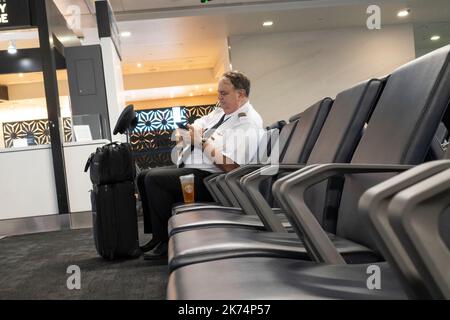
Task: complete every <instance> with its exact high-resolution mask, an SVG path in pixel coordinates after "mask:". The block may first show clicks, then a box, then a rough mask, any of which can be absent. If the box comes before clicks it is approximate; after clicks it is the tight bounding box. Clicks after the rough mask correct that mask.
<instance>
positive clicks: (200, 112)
mask: <svg viewBox="0 0 450 320" xmlns="http://www.w3.org/2000/svg"><path fill="white" fill-rule="evenodd" d="M215 107H216V105H214V104H213V105H204V106H195V107H185V108H184V110H185V117H186V120H187V122H188V123H194V121H195V120H197V119H198V118H201V117H203V116H206V115H207V114H209V113H210V112H212V111H213V110H214V108H215Z"/></svg>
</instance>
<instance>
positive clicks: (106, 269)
mask: <svg viewBox="0 0 450 320" xmlns="http://www.w3.org/2000/svg"><path fill="white" fill-rule="evenodd" d="M140 239H143V237H141V238H140ZM70 265H77V266H78V267H79V268H80V271H81V281H80V283H81V288H80V290H76V289H73V290H69V289H68V288H67V280H68V278H69V277H70V276H71V275H72V274H69V273H66V272H67V268H68V267H69V266H70ZM167 278H168V272H167V261H166V260H162V261H145V260H143V258H142V257H141V258H138V259H133V260H123V261H113V262H111V261H106V260H103V259H102V258H100V257H99V256H98V255H97V252H96V251H95V246H94V242H93V238H92V229H79V230H68V231H58V232H48V233H40V234H31V235H23V236H14V237H7V238H4V239H1V240H0V299H138V300H140V299H165V295H166V285H167Z"/></svg>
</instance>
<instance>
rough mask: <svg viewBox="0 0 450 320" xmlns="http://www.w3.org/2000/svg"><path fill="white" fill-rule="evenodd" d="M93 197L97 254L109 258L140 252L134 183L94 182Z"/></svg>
mask: <svg viewBox="0 0 450 320" xmlns="http://www.w3.org/2000/svg"><path fill="white" fill-rule="evenodd" d="M91 201H92V220H93V221H92V222H93V228H94V230H93V231H94V241H95V248H96V249H97V252H98V254H99V255H101V256H102V257H103V258H105V259H109V260H113V259H117V258H134V257H138V256H140V254H141V251H140V249H139V237H138V230H137V212H136V198H135V196H134V183H133V182H130V181H126V182H120V183H114V184H105V185H94V189H93V190H92V193H91Z"/></svg>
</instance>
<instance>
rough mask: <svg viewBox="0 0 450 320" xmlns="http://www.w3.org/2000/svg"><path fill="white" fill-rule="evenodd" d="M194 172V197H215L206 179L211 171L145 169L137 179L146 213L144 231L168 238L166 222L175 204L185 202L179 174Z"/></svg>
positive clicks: (164, 239) (205, 199) (155, 236)
mask: <svg viewBox="0 0 450 320" xmlns="http://www.w3.org/2000/svg"><path fill="white" fill-rule="evenodd" d="M191 173H193V174H194V183H195V188H194V196H195V201H213V198H212V197H211V195H210V193H209V191H208V189H206V187H205V185H204V183H203V179H204V178H206V177H207V176H209V175H210V174H211V172H208V171H203V170H199V169H191V168H176V167H161V168H152V169H149V170H145V171H142V172H141V173H140V174H139V176H138V179H137V184H138V189H139V194H140V196H141V200H142V209H143V213H144V233H152V234H153V237H154V238H156V239H158V240H160V241H168V239H169V236H168V232H167V226H168V221H169V218H170V217H171V215H172V206H173V205H174V204H175V203H178V202H183V201H184V200H183V191H182V190H181V183H180V176H184V175H188V174H191Z"/></svg>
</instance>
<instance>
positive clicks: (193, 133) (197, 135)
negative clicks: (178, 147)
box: [187, 124, 205, 145]
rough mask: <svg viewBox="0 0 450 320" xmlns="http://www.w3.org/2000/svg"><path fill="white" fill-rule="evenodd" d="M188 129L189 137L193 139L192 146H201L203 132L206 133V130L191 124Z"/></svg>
mask: <svg viewBox="0 0 450 320" xmlns="http://www.w3.org/2000/svg"><path fill="white" fill-rule="evenodd" d="M187 127H188V129H189V135H190V137H191V145H194V144H195V143H200V144H201V142H202V138H203V132H204V131H205V129H199V128H196V127H194V126H193V125H190V124H188V125H187Z"/></svg>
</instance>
